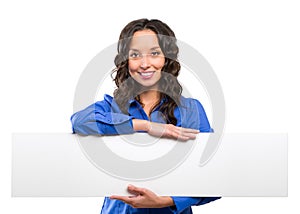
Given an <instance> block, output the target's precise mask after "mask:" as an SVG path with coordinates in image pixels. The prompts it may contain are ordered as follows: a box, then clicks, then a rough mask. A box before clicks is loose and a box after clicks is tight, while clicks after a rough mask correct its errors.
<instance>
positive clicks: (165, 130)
mask: <svg viewBox="0 0 300 214" xmlns="http://www.w3.org/2000/svg"><path fill="white" fill-rule="evenodd" d="M132 122H133V128H134V130H136V131H146V132H148V134H149V135H152V136H155V137H164V138H171V139H178V140H180V141H187V140H190V139H195V138H196V135H197V134H198V133H199V130H197V129H188V128H182V127H178V126H174V125H173V124H163V123H155V122H150V121H147V120H139V119H133V120H132Z"/></svg>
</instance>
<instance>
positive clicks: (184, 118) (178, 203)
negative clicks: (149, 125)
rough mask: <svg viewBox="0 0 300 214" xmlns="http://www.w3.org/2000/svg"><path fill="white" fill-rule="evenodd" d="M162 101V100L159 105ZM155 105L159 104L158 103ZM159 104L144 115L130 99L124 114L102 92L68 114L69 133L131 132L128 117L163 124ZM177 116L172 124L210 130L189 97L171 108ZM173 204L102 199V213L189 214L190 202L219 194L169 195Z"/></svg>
mask: <svg viewBox="0 0 300 214" xmlns="http://www.w3.org/2000/svg"><path fill="white" fill-rule="evenodd" d="M163 102H165V100H162V101H161V103H160V105H161V104H162V103H163ZM160 105H159V106H160ZM159 106H158V107H157V108H155V109H154V111H153V112H152V113H151V115H150V118H149V117H148V116H147V114H146V113H145V111H144V110H143V107H142V106H141V105H140V103H139V102H137V101H136V100H134V99H132V100H130V101H129V103H128V115H126V114H124V113H122V112H121V110H120V108H119V106H118V105H117V104H116V102H115V101H114V99H113V97H111V96H109V95H104V100H103V101H99V102H96V103H94V104H92V105H90V106H88V107H87V108H85V109H83V110H81V111H79V112H77V113H75V114H73V115H72V117H71V122H72V127H73V133H78V134H83V135H99V134H100V135H117V134H131V133H134V132H135V131H134V129H133V125H132V119H142V120H151V121H153V122H157V123H166V121H165V120H164V118H163V116H162V114H161V113H160V112H159ZM174 116H175V117H176V119H177V124H176V126H180V127H185V128H193V129H198V130H199V131H200V132H212V131H213V130H212V129H211V127H210V124H209V122H208V119H207V116H206V113H205V111H204V108H203V106H202V105H201V103H200V102H199V101H198V100H196V99H192V98H185V97H181V100H180V104H179V106H178V107H176V108H175V110H174ZM171 197H172V199H173V201H174V204H175V206H172V207H165V208H142V209H141V208H132V207H131V206H130V205H128V204H126V203H124V202H122V201H119V200H111V199H109V198H107V197H106V198H105V200H104V203H103V207H102V211H101V213H102V214H107V213H109V214H110V213H111V214H117V213H120V214H128V213H140V214H146V213H153V214H154V213H162V214H167V213H169V214H171V213H178V214H179V213H180V214H191V213H192V209H191V206H193V205H202V204H206V203H209V202H211V201H214V200H216V199H219V198H220V197H176V196H171Z"/></svg>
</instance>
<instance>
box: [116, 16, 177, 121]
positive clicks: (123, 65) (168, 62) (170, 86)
mask: <svg viewBox="0 0 300 214" xmlns="http://www.w3.org/2000/svg"><path fill="white" fill-rule="evenodd" d="M144 29H148V30H152V31H153V32H155V33H156V34H157V38H158V43H159V46H160V48H161V50H162V52H163V54H164V56H165V64H164V66H163V68H162V76H161V78H160V80H159V82H158V87H159V88H158V90H159V92H160V98H161V99H160V100H162V99H164V100H165V102H163V104H162V105H161V106H160V108H159V111H160V112H161V113H162V115H163V116H164V119H165V121H166V123H171V124H173V125H176V124H177V119H176V118H175V116H174V110H175V108H176V107H177V106H178V105H179V104H180V97H181V93H182V87H181V85H180V83H179V82H178V80H177V76H178V75H179V70H180V68H181V66H180V64H179V62H178V59H177V56H178V51H179V49H178V46H177V44H176V37H175V34H174V32H173V31H172V30H171V28H170V27H169V26H168V25H166V24H165V23H163V22H162V21H160V20H157V19H151V20H148V19H138V20H135V21H132V22H130V23H129V24H127V25H126V26H125V28H124V29H123V30H122V32H121V34H120V37H119V42H118V54H117V56H116V57H115V61H114V62H115V65H116V68H115V69H114V70H113V73H114V72H116V75H115V77H114V82H115V84H116V86H117V89H116V90H115V91H114V98H115V101H116V103H117V104H118V106H119V107H120V109H121V111H122V112H123V113H125V114H128V107H129V106H128V105H129V104H128V101H129V100H130V99H136V100H137V101H139V102H140V99H139V94H140V93H142V90H143V89H142V88H141V86H140V85H139V84H137V83H136V82H135V80H133V79H132V78H130V74H129V69H128V52H129V46H130V42H131V38H132V36H133V34H134V33H135V32H137V31H140V30H144ZM140 103H141V102H140ZM141 105H143V103H141ZM158 105H159V103H157V104H156V106H154V107H153V108H152V110H151V112H152V111H153V110H154V109H155V108H156V107H157V106H158Z"/></svg>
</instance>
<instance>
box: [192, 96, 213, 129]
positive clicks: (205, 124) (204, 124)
mask: <svg viewBox="0 0 300 214" xmlns="http://www.w3.org/2000/svg"><path fill="white" fill-rule="evenodd" d="M195 102H196V106H197V110H198V115H199V131H200V132H214V130H213V129H212V128H211V127H210V124H209V121H208V119H207V116H206V113H205V110H204V108H203V106H202V104H201V103H200V102H199V101H198V100H196V99H195Z"/></svg>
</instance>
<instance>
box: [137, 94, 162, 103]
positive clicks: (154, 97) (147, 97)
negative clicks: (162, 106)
mask: <svg viewBox="0 0 300 214" xmlns="http://www.w3.org/2000/svg"><path fill="white" fill-rule="evenodd" d="M139 98H140V102H141V103H143V104H144V105H145V106H148V105H154V104H156V103H158V102H159V100H160V93H159V91H157V90H149V91H144V92H143V93H141V94H140V95H139Z"/></svg>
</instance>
